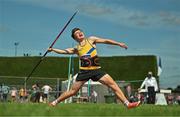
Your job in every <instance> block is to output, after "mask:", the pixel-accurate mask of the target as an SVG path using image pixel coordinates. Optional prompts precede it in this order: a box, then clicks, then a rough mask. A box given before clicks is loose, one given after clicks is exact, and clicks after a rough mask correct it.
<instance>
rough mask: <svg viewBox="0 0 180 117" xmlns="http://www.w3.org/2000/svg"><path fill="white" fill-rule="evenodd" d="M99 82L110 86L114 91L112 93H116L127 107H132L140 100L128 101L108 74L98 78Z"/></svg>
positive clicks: (137, 104)
mask: <svg viewBox="0 0 180 117" xmlns="http://www.w3.org/2000/svg"><path fill="white" fill-rule="evenodd" d="M99 82H101V83H102V84H105V85H106V86H108V87H110V88H111V89H112V90H113V91H114V93H115V94H116V95H117V97H118V99H120V100H121V101H122V102H123V103H124V104H125V105H126V106H127V107H128V108H134V107H137V106H139V104H140V102H134V103H129V101H128V100H127V98H126V97H125V96H124V94H123V92H122V91H121V89H120V88H119V86H118V85H117V83H116V82H115V81H114V80H113V79H112V78H111V76H109V75H108V74H106V75H104V76H103V77H102V78H100V80H99Z"/></svg>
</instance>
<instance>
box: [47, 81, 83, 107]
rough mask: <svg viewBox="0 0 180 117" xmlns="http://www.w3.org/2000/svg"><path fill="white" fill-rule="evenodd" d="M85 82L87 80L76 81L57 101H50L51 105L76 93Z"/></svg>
mask: <svg viewBox="0 0 180 117" xmlns="http://www.w3.org/2000/svg"><path fill="white" fill-rule="evenodd" d="M85 82H86V81H75V82H74V83H73V85H72V87H71V89H70V90H69V91H66V92H64V93H62V94H61V95H60V96H59V97H58V98H57V99H56V100H55V101H53V102H52V103H50V105H52V106H55V105H56V104H57V103H59V102H61V101H63V100H65V99H67V98H69V97H71V96H73V95H75V94H76V93H77V92H78V91H79V89H80V88H81V87H82V86H83V84H84V83H85Z"/></svg>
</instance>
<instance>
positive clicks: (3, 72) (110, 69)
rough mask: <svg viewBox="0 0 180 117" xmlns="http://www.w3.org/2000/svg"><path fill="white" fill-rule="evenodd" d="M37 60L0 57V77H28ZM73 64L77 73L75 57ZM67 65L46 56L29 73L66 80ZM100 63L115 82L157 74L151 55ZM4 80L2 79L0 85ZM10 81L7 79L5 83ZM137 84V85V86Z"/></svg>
mask: <svg viewBox="0 0 180 117" xmlns="http://www.w3.org/2000/svg"><path fill="white" fill-rule="evenodd" d="M39 60H40V57H0V76H18V77H27V76H28V74H29V73H30V72H31V70H32V69H33V67H34V66H35V65H36V64H37V62H38V61H39ZM73 61H74V70H75V72H78V65H79V63H78V58H76V57H75V58H74V59H73ZM68 62H69V58H68V57H46V58H45V59H44V60H43V61H42V62H41V64H40V65H39V66H38V68H37V69H36V70H35V72H34V73H33V74H32V77H45V78H46V77H48V78H62V79H61V80H65V79H67V77H68ZM100 63H101V66H102V69H103V70H104V71H106V72H107V73H108V74H110V75H111V76H112V77H113V79H115V80H125V81H132V80H143V79H144V78H145V76H146V75H147V72H148V71H152V72H153V73H154V75H155V76H156V74H157V60H156V56H153V55H151V56H113V57H100ZM7 80H8V79H7ZM31 80H32V81H33V80H36V79H31ZM5 81H6V80H2V77H1V80H0V83H1V82H5ZM10 82H11V81H9V80H8V83H10ZM17 82H18V81H17ZM21 82H23V81H21ZM48 82H50V81H48ZM53 82H54V81H53ZM13 83H14V82H13ZM136 85H140V84H139V83H136Z"/></svg>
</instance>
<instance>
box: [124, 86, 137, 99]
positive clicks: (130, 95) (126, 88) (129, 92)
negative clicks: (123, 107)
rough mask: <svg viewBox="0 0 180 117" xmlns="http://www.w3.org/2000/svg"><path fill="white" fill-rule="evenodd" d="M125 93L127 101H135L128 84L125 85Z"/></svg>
mask: <svg viewBox="0 0 180 117" xmlns="http://www.w3.org/2000/svg"><path fill="white" fill-rule="evenodd" d="M125 94H126V97H127V99H128V100H129V102H136V99H135V94H134V92H133V91H132V88H131V85H130V84H128V85H127V86H125Z"/></svg>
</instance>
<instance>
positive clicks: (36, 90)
mask: <svg viewBox="0 0 180 117" xmlns="http://www.w3.org/2000/svg"><path fill="white" fill-rule="evenodd" d="M32 89H33V94H34V100H33V101H34V102H38V103H39V100H40V88H39V84H38V83H36V84H34V85H33V86H32Z"/></svg>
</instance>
